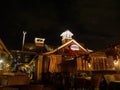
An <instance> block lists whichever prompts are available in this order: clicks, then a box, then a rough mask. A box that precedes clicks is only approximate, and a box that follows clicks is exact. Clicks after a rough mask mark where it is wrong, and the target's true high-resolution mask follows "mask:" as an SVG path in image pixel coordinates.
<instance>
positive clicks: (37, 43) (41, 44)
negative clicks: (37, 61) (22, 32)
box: [35, 38, 45, 46]
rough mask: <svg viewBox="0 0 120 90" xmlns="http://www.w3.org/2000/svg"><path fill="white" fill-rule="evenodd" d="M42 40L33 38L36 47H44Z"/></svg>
mask: <svg viewBox="0 0 120 90" xmlns="http://www.w3.org/2000/svg"><path fill="white" fill-rule="evenodd" d="M44 41H45V39H44V38H35V45H36V46H44Z"/></svg>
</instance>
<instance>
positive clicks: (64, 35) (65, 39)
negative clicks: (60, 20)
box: [60, 30, 73, 44]
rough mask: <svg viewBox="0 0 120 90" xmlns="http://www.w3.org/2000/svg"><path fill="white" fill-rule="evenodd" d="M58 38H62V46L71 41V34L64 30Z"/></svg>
mask: <svg viewBox="0 0 120 90" xmlns="http://www.w3.org/2000/svg"><path fill="white" fill-rule="evenodd" d="M60 36H61V37H62V44H64V43H66V42H68V41H70V40H71V39H72V36H73V33H71V32H70V31H69V30H66V31H65V32H63V33H62V34H61V35H60Z"/></svg>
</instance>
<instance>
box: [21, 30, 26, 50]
mask: <svg viewBox="0 0 120 90" xmlns="http://www.w3.org/2000/svg"><path fill="white" fill-rule="evenodd" d="M26 34H27V32H26V31H23V40H22V50H23V47H24V43H25V35H26Z"/></svg>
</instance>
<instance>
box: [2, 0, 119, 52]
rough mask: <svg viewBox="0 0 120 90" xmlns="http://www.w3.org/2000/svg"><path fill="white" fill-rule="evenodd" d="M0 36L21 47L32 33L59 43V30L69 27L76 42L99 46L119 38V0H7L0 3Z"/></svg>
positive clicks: (92, 47)
mask: <svg viewBox="0 0 120 90" xmlns="http://www.w3.org/2000/svg"><path fill="white" fill-rule="evenodd" d="M1 12H2V13H1V20H0V22H1V27H0V38H1V39H2V40H3V42H4V43H5V45H6V46H7V48H8V49H21V46H22V37H23V33H22V32H23V31H26V32H27V34H26V40H25V42H34V38H35V37H43V38H45V39H46V40H45V43H47V44H52V45H57V44H61V37H60V34H61V33H62V32H63V31H65V30H66V29H69V30H70V31H71V32H72V33H73V34H74V36H73V38H74V39H75V40H76V41H77V42H81V43H84V44H85V46H86V47H87V48H89V49H93V50H94V49H101V48H104V47H106V46H107V45H109V44H113V43H117V42H119V41H120V1H119V0H9V1H4V2H3V3H2V11H1Z"/></svg>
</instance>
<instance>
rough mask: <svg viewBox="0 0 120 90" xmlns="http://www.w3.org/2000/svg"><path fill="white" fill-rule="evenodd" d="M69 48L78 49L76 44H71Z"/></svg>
mask: <svg viewBox="0 0 120 90" xmlns="http://www.w3.org/2000/svg"><path fill="white" fill-rule="evenodd" d="M70 48H71V50H80V48H79V46H77V45H71V46H70Z"/></svg>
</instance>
